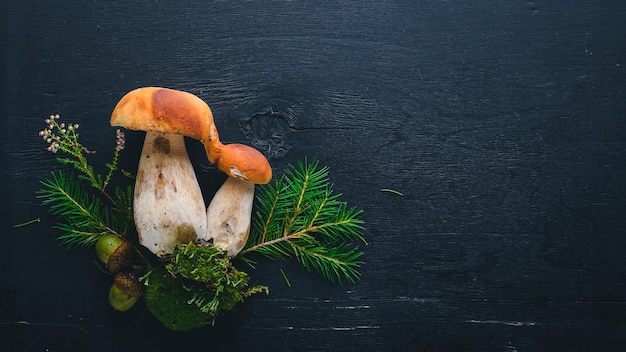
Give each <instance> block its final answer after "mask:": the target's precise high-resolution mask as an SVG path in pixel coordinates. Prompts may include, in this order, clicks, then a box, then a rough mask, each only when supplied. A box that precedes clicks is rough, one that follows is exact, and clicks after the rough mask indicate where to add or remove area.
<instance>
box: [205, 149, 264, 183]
mask: <svg viewBox="0 0 626 352" xmlns="http://www.w3.org/2000/svg"><path fill="white" fill-rule="evenodd" d="M216 165H217V168H218V169H220V170H222V171H223V172H225V173H226V174H227V175H228V176H230V177H235V178H239V179H242V180H245V181H248V182H250V183H255V184H265V183H268V182H270V180H271V179H272V168H271V167H270V164H269V162H268V161H267V159H266V158H265V156H264V155H263V154H261V152H259V151H258V150H256V149H254V148H252V147H249V146H247V145H243V144H225V145H222V146H221V150H220V155H219V156H218V158H217V160H216Z"/></svg>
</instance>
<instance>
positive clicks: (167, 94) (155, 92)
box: [111, 87, 221, 163]
mask: <svg viewBox="0 0 626 352" xmlns="http://www.w3.org/2000/svg"><path fill="white" fill-rule="evenodd" d="M111 126H121V127H124V128H127V129H130V130H140V131H153V132H163V133H176V134H181V135H183V136H187V137H190V138H194V139H198V140H200V141H202V142H203V143H204V144H205V146H206V150H207V154H208V157H209V160H210V161H211V162H212V163H213V162H215V159H216V157H217V154H216V153H217V151H218V150H219V148H220V146H221V143H220V142H219V135H218V133H217V128H216V127H215V124H214V122H213V113H212V112H211V109H210V108H209V106H208V105H207V104H206V103H205V102H204V101H202V99H200V98H198V97H197V96H195V95H193V94H191V93H187V92H182V91H178V90H173V89H168V88H160V87H144V88H138V89H135V90H133V91H131V92H129V93H127V94H126V95H125V96H124V97H122V99H121V100H120V101H119V102H118V103H117V105H116V106H115V109H114V110H113V114H112V115H111Z"/></svg>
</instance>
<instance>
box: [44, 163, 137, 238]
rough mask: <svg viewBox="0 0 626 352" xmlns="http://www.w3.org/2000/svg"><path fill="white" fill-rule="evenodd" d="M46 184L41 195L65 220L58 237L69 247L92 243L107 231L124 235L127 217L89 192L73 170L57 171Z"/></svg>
mask: <svg viewBox="0 0 626 352" xmlns="http://www.w3.org/2000/svg"><path fill="white" fill-rule="evenodd" d="M42 185H43V188H42V189H41V190H40V191H39V194H38V198H41V199H43V201H42V204H43V205H46V206H49V207H50V213H51V214H53V215H57V216H60V217H61V218H62V219H63V220H64V221H65V223H61V224H60V225H58V226H57V228H58V229H60V230H62V231H63V234H61V235H60V236H59V237H58V239H59V240H60V241H61V243H62V244H63V245H65V246H66V247H74V246H89V245H92V244H94V243H95V242H96V241H97V240H98V239H99V238H100V237H101V236H103V235H105V234H112V235H116V236H120V237H121V236H123V235H124V232H125V228H126V226H127V224H126V221H121V220H120V217H119V216H114V214H112V212H111V210H110V209H109V208H106V207H104V206H103V205H102V201H101V200H100V199H99V198H95V197H93V196H90V195H88V194H87V193H86V191H85V190H84V188H83V187H82V186H81V184H80V182H78V181H77V180H76V178H75V176H73V175H72V174H70V173H67V172H62V171H58V172H53V173H52V178H51V179H48V180H46V181H42Z"/></svg>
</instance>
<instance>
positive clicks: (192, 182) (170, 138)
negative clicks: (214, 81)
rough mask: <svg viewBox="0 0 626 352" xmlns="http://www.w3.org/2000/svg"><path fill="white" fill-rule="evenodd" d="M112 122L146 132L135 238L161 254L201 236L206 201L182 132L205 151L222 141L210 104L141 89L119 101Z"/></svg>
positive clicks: (163, 90)
mask: <svg viewBox="0 0 626 352" xmlns="http://www.w3.org/2000/svg"><path fill="white" fill-rule="evenodd" d="M111 125H112V126H121V127H125V128H127V129H131V130H142V131H146V139H145V141H144V145H143V150H142V153H141V157H140V160H139V166H138V169H137V178H136V183H135V193H134V205H133V212H134V220H135V225H136V227H137V233H138V236H139V242H140V243H141V244H142V245H143V246H145V247H147V248H148V249H149V250H150V251H152V252H153V253H154V254H156V255H157V256H161V257H163V256H166V255H168V254H171V253H172V251H173V250H174V246H175V245H176V243H177V242H180V243H188V242H196V241H197V240H198V239H199V238H202V237H204V236H205V234H206V211H205V204H204V200H203V197H202V193H201V190H200V186H199V185H198V181H197V179H196V175H195V173H194V170H193V167H192V164H191V161H190V160H189V157H188V155H187V150H186V148H185V141H184V137H183V136H187V137H191V138H194V139H199V140H201V141H202V142H203V143H204V144H205V146H207V150H212V149H211V148H210V147H211V146H212V145H218V144H219V145H221V143H220V142H219V139H218V134H217V129H216V128H215V125H214V123H213V114H212V113H211V109H210V108H209V106H208V105H207V104H206V103H205V102H204V101H202V100H201V99H200V98H198V97H196V96H195V95H193V94H190V93H185V92H181V91H177V90H172V89H166V88H157V87H146V88H139V89H136V90H133V91H131V92H129V93H128V94H126V95H125V96H124V97H123V98H122V99H121V100H120V101H119V103H118V104H117V106H116V107H115V109H114V111H113V114H112V116H111ZM216 150H217V149H216Z"/></svg>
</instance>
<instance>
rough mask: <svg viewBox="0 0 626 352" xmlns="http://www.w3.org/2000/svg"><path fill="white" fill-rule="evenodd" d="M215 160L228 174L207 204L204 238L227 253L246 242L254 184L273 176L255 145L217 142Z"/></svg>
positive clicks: (235, 251) (237, 249)
mask: <svg viewBox="0 0 626 352" xmlns="http://www.w3.org/2000/svg"><path fill="white" fill-rule="evenodd" d="M215 147H216V150H214V151H213V153H214V155H215V163H216V165H217V168H218V169H220V170H222V171H223V172H225V173H226V174H227V175H228V178H227V179H226V181H225V182H224V184H223V185H222V186H221V187H220V189H218V191H217V192H216V193H215V196H214V197H213V199H212V200H211V203H210V204H209V207H208V208H207V232H206V237H205V238H204V240H205V241H207V242H210V241H212V242H213V244H214V245H215V246H217V247H218V248H219V249H221V250H224V251H226V252H227V253H228V255H229V256H231V257H232V256H235V255H237V253H239V252H240V251H241V250H242V249H243V247H244V246H245V245H246V242H247V240H248V235H249V233H250V220H251V216H252V204H253V202H254V185H255V184H265V183H268V182H269V181H270V180H271V179H272V168H271V167H270V165H269V163H268V161H267V159H266V158H265V156H263V154H261V153H260V152H259V151H257V150H256V149H254V148H252V147H249V146H246V145H243V144H226V145H222V144H221V143H219V144H217V145H216V146H215Z"/></svg>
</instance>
